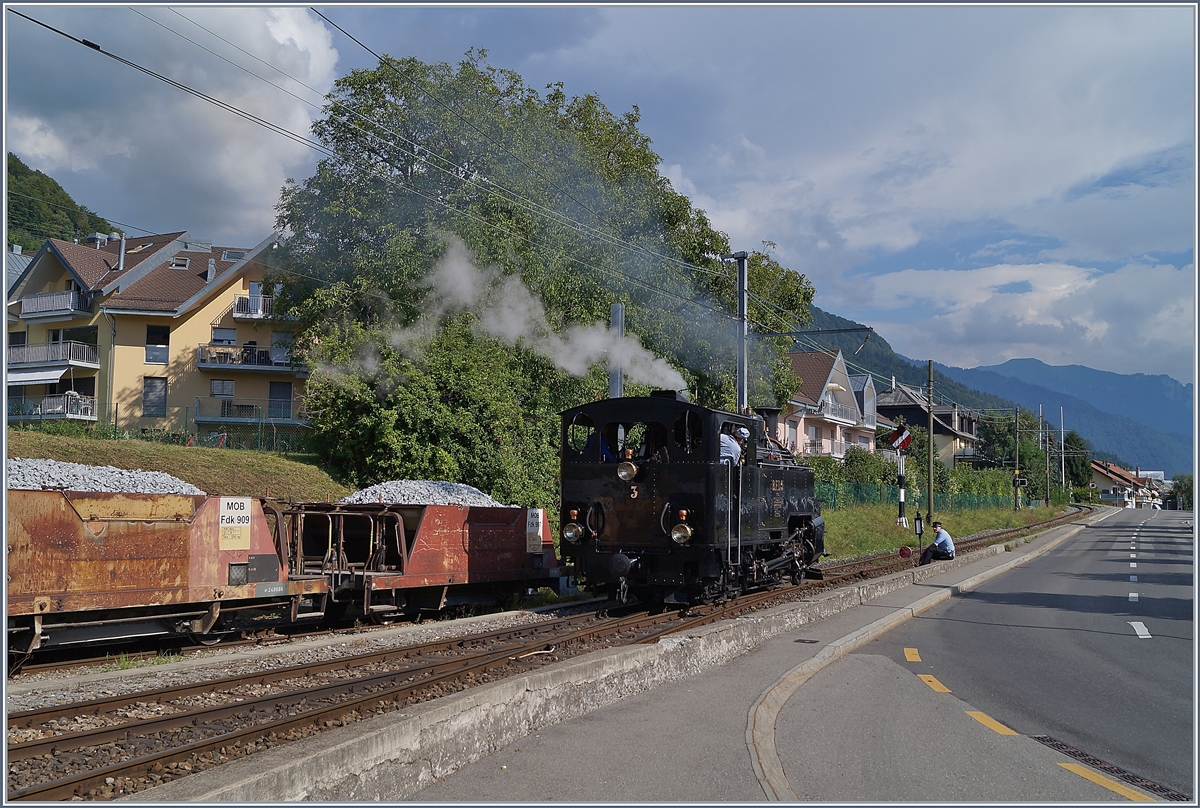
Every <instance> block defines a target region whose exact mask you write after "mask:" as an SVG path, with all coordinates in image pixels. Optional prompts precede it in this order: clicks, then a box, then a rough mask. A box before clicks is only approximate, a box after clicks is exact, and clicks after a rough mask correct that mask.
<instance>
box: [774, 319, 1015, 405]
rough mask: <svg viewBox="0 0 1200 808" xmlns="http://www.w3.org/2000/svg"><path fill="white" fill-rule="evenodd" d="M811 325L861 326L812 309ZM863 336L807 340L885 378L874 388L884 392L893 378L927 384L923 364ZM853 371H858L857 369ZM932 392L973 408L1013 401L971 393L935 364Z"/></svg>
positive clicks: (877, 337) (873, 336)
mask: <svg viewBox="0 0 1200 808" xmlns="http://www.w3.org/2000/svg"><path fill="white" fill-rule="evenodd" d="M810 310H811V311H812V315H813V322H812V325H811V326H810V329H817V328H820V329H829V328H854V327H856V326H861V325H862V324H861V323H856V322H854V321H853V320H847V319H846V318H844V317H838V316H837V315H836V314H830V313H829V312H827V311H824V310H822V309H819V308H817V307H816V306H812V307H811V309H810ZM865 336H866V333H865V332H864V333H861V334H828V335H825V334H819V335H813V336H812V337H810V338H809V339H812V340H813V341H814V342H816V343H818V344H819V345H820V346H821V347H823V348H840V349H841V351H842V355H843V356H844V357H845V358H846V362H847V364H848V365H849V366H850V372H851V373H862V372H863V369H865V370H867V371H870V372H871V373H874V374H875V375H876V376H878V377H880V378H882V379H884V380H885V381H884V382H883V384H882V386H881V385H880V384H879V380H878V379H876V382H875V384H876V389H878V390H883V389H884V388H885V387H888V386H889V385H890V384H891V379H892V377H895V379H896V381H899V382H903V383H904V384H907V385H910V386H913V387H924V386H925V385H927V384H928V383H929V369H928V365H927V364H926V363H924V362H921V363H914V361H913V360H911V359H908V358H906V357H904V356H901V355H900V354H898V353H896V352H895V351H894V350H892V346H891V345H889V344H888V341H887V340H885V339H884V338H883V337H881V336H880V335H879V334H877V333H874V334H871V338H870V339H868V340H867V341H866V344H863V338H864V337H865ZM860 346H861V348H862V350H861V351H859V353H858V355H857V356H855V355H854V352H855V351H857V350H858V349H859V347H860ZM798 350H812V348H811V347H810V346H807V345H802V346H801V347H800V348H798ZM856 368H858V369H857V370H856ZM933 392H934V397H935V398H937V399H939V400H941V399H943V398H945V399H947V400H950V401H957V402H958V403H959V404H962V405H963V406H966V407H974V408H976V409H981V410H988V409H1008V410H1011V409H1012V408H1013V406H1014V405H1013V402H1012V401H1009V400H1007V399H1005V398H1002V397H999V396H995V395H991V394H988V393H984V392H980V391H979V390H973V389H971V388H970V387H968V386H967V385H965V384H961V383H960V382H958V381H956V380H955V379H952V378H951V377H949V376H947V375H946V374H945V373H943V372H942V371H941V369H940V366H939V365H938V364H937V363H936V362H935V363H934V368H933Z"/></svg>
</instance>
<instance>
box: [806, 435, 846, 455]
mask: <svg viewBox="0 0 1200 808" xmlns="http://www.w3.org/2000/svg"><path fill="white" fill-rule="evenodd" d="M849 445H850V444H848V443H846V441H844V440H824V439H822V440H806V441H804V442H803V447H802V451H801V452H800V453H801V454H805V455H808V456H809V457H845V456H846V447H847V446H849Z"/></svg>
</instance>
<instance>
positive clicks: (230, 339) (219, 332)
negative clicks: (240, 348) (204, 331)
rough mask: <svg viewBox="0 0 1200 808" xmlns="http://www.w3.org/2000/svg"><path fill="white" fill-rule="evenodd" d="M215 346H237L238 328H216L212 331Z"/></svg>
mask: <svg viewBox="0 0 1200 808" xmlns="http://www.w3.org/2000/svg"><path fill="white" fill-rule="evenodd" d="M212 344H213V345H237V329H236V328H214V329H213V330H212Z"/></svg>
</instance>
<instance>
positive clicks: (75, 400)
mask: <svg viewBox="0 0 1200 808" xmlns="http://www.w3.org/2000/svg"><path fill="white" fill-rule="evenodd" d="M49 419H67V420H72V421H95V420H96V399H95V398H94V397H93V396H81V395H79V394H78V393H74V392H66V393H60V394H58V395H53V396H39V397H25V396H13V397H11V398H9V399H8V420H9V421H44V420H49Z"/></svg>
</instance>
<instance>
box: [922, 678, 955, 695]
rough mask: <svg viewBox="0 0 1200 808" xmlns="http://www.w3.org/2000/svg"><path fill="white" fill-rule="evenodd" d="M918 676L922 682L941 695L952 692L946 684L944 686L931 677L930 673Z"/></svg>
mask: <svg viewBox="0 0 1200 808" xmlns="http://www.w3.org/2000/svg"><path fill="white" fill-rule="evenodd" d="M917 676H918V677H920V679H921V681H922V682H924V683H925V684H927V685H929V686H930V687H932V688H933V689H934V690H936V691H937V692H939V693H949V692H950V688H948V687H946V686H945V685H944V684H942V683H941V682H939V681H938V680H937V679H935V678H933V677H932V676H930V675H929V674H928V673H918V674H917Z"/></svg>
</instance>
